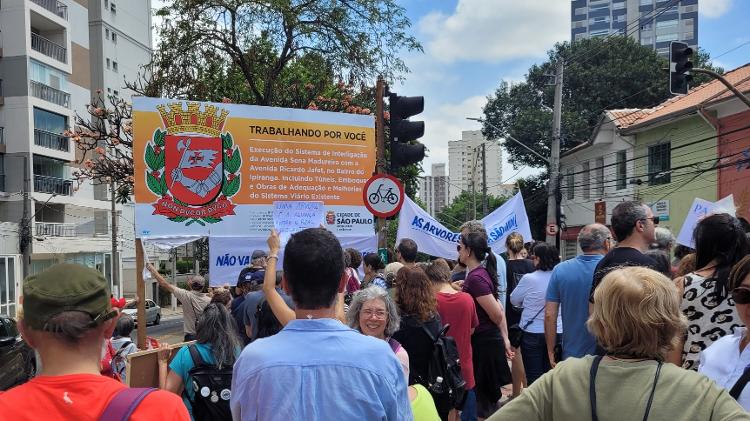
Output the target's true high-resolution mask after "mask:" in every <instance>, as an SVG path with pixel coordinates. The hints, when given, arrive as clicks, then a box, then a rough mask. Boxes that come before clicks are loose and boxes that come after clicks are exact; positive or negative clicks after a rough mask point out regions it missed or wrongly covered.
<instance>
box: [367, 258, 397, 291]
mask: <svg viewBox="0 0 750 421" xmlns="http://www.w3.org/2000/svg"><path fill="white" fill-rule="evenodd" d="M362 262H363V263H364V267H365V277H364V278H363V279H362V285H361V288H362V289H365V288H367V287H369V286H371V285H376V286H379V287H380V288H383V289H385V290H388V288H390V287H391V286H392V285H388V282H386V280H385V275H384V274H383V269H385V264H383V260H381V259H380V255H379V254H377V253H367V254H365V257H364V258H363V259H362Z"/></svg>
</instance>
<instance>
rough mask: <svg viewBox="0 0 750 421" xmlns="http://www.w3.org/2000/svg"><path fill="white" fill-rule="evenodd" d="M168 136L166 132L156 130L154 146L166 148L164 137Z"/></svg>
mask: <svg viewBox="0 0 750 421" xmlns="http://www.w3.org/2000/svg"><path fill="white" fill-rule="evenodd" d="M166 135H167V131H166V130H159V129H156V130H154V139H153V140H154V144H155V145H156V146H159V147H162V148H163V147H164V137H165V136H166Z"/></svg>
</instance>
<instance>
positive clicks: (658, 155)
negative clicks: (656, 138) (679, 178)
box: [648, 142, 672, 186]
mask: <svg viewBox="0 0 750 421" xmlns="http://www.w3.org/2000/svg"><path fill="white" fill-rule="evenodd" d="M671 169H672V151H671V143H669V142H667V143H662V144H659V145H652V146H649V147H648V185H649V186H655V185H658V184H669V183H670V182H672V174H671Z"/></svg>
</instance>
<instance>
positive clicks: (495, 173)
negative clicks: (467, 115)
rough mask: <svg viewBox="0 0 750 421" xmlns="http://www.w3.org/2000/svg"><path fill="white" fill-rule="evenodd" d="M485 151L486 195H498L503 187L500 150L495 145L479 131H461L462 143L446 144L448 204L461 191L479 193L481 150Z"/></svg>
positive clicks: (480, 183)
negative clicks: (448, 181)
mask: <svg viewBox="0 0 750 421" xmlns="http://www.w3.org/2000/svg"><path fill="white" fill-rule="evenodd" d="M483 148H484V156H485V159H484V169H485V172H486V180H487V193H488V194H491V195H493V196H501V195H502V193H503V188H502V181H503V180H502V175H503V174H502V149H501V147H500V144H499V143H498V142H491V141H488V140H487V139H485V138H484V136H483V135H482V132H481V131H480V130H471V131H462V132H461V140H455V141H449V142H448V173H449V176H450V178H449V180H450V183H449V189H448V190H449V194H448V203H451V202H453V199H455V198H456V197H458V196H459V195H460V194H461V192H463V191H468V192H471V191H472V188H473V189H474V190H475V191H476V192H477V193H481V192H482V181H483V177H482V168H483V160H482V151H483Z"/></svg>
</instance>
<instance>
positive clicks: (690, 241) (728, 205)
mask: <svg viewBox="0 0 750 421" xmlns="http://www.w3.org/2000/svg"><path fill="white" fill-rule="evenodd" d="M715 213H728V214H730V215H732V216H734V215H735V206H734V196H733V195H731V194H730V195H729V196H727V197H725V198H723V199H721V200H719V201H718V202H709V201H708V200H704V199H700V198H697V197H696V198H695V200H693V204H692V205H691V206H690V210H689V211H688V214H687V217H685V222H683V223H682V228H681V229H680V234H679V235H678V236H677V243H678V244H682V245H683V246H688V247H691V248H695V239H694V238H693V231H694V230H695V226H696V225H698V222H700V220H701V219H703V218H705V217H707V216H709V215H712V214H715Z"/></svg>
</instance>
